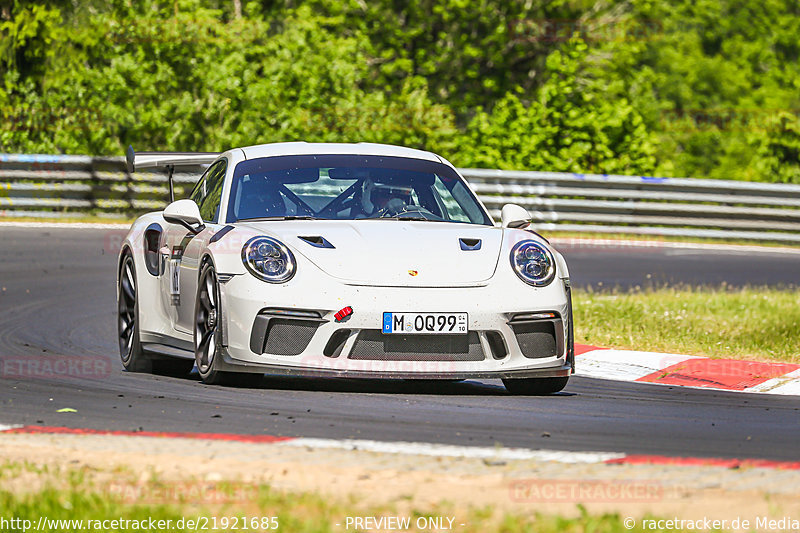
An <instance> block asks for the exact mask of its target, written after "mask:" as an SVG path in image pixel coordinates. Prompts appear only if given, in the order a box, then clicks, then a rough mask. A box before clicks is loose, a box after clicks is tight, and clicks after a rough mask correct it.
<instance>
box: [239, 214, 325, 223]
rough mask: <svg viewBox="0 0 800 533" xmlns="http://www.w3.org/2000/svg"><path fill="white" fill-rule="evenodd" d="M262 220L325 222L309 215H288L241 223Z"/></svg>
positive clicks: (259, 219)
mask: <svg viewBox="0 0 800 533" xmlns="http://www.w3.org/2000/svg"><path fill="white" fill-rule="evenodd" d="M262 220H323V219H321V218H317V217H312V216H309V215H286V216H282V217H258V218H241V219H239V221H241V222H245V221H248V222H249V221H262Z"/></svg>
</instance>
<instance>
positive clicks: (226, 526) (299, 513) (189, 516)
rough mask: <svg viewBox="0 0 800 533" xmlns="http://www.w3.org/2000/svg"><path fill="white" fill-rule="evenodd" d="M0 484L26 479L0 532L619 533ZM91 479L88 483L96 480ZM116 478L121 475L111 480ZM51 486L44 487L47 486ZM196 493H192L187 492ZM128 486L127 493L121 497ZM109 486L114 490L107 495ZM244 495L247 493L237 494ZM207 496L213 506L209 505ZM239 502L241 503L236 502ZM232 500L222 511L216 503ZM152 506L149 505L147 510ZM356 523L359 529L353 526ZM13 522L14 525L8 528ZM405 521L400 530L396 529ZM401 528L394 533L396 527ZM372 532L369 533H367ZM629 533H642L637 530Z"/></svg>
mask: <svg viewBox="0 0 800 533" xmlns="http://www.w3.org/2000/svg"><path fill="white" fill-rule="evenodd" d="M2 470H3V472H2V473H0V479H3V478H5V479H6V480H7V479H9V477H17V476H20V475H23V476H26V477H27V487H28V488H27V490H22V491H20V490H6V489H0V517H2V519H3V520H5V521H6V522H5V523H3V524H0V527H2V530H3V531H31V530H40V531H59V532H72V531H87V530H94V531H131V530H135V531H196V530H210V531H213V530H226V531H228V530H241V531H254V532H255V531H290V532H292V533H303V532H313V533H322V532H335V531H378V530H380V531H384V530H394V529H397V530H405V531H442V530H458V531H463V532H464V533H473V532H475V533H477V532H486V531H499V532H506V533H517V532H520V533H521V532H537V533H560V532H567V533H581V532H594V533H621V532H623V531H630V530H631V529H629V528H626V527H625V526H624V522H623V517H621V516H620V515H618V514H616V513H606V514H591V513H588V512H587V511H586V510H585V509H584V508H583V507H581V506H577V509H576V510H577V512H576V513H575V514H576V516H574V517H564V516H558V515H553V514H541V513H538V512H535V513H532V514H528V515H522V514H509V513H498V512H496V511H494V510H493V509H491V508H489V507H485V508H469V509H466V510H465V509H460V510H454V508H453V506H452V505H450V504H447V503H444V504H439V505H436V506H434V507H433V508H431V509H413V508H405V509H404V508H403V506H404V504H403V502H397V503H393V504H386V505H381V506H374V505H373V506H364V505H362V504H360V503H359V502H358V501H357V500H355V499H354V498H353V497H352V496H351V497H350V498H349V499H348V498H343V499H341V500H339V501H333V500H331V499H330V498H323V497H321V496H319V495H316V494H309V493H284V492H278V491H275V490H272V489H270V488H269V487H268V486H266V485H258V486H247V485H242V484H228V483H226V482H219V483H213V482H205V481H196V482H181V483H180V484H179V486H178V490H177V491H176V490H175V488H176V486H175V485H174V484H172V485H171V484H169V483H166V482H163V481H159V480H157V479H154V478H151V479H149V480H147V481H142V480H141V478H139V480H135V481H134V480H132V479H131V480H128V481H119V480H118V479H117V480H116V481H114V482H112V483H110V484H109V485H108V486H106V487H102V486H99V485H97V484H96V483H95V482H93V481H90V480H89V479H88V478H87V476H84V474H83V472H81V471H79V470H71V471H66V472H65V471H61V472H59V473H55V472H46V471H42V470H36V469H32V468H31V465H20V464H16V463H6V465H5V467H4V468H3V469H2ZM96 474H97V472H92V474H91V475H90V476H89V477H92V476H94V475H96ZM116 474H117V476H119V475H120V473H119V472H117V473H116ZM47 480H49V482H48V481H47ZM192 483H193V484H194V485H195V487H194V488H192V487H190V485H191V484H192ZM124 484H127V486H128V489H120V487H122V486H123V485H124ZM109 486H110V487H112V488H111V490H109ZM243 489H246V490H243ZM212 494H213V500H214V501H215V502H217V503H214V504H211V505H208V504H207V500H208V496H209V495H212ZM242 494H245V495H246V496H247V497H246V498H242ZM226 499H230V501H226V502H224V503H218V502H219V501H220V500H226ZM150 502H152V503H150ZM381 517H393V518H396V519H400V520H401V522H395V527H391V526H390V527H386V524H391V522H383V524H384V527H376V522H366V520H367V519H368V518H369V519H371V520H375V521H377V520H380V519H381ZM357 518H361V519H362V520H363V521H364V522H362V524H365V525H362V527H358V525H359V524H358V523H356V522H355V519H357ZM9 520H13V522H9ZM402 521H405V522H402ZM403 523H405V524H406V527H398V526H397V524H403ZM370 526H371V527H370ZM437 526H438V527H437ZM634 531H641V530H640V529H638V528H636V529H634Z"/></svg>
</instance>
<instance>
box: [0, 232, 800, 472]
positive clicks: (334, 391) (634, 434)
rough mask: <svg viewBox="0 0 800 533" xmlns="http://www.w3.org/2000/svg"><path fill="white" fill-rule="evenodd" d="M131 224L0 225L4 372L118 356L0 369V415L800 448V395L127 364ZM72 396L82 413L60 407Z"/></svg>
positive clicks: (706, 262) (3, 420) (637, 278)
mask: <svg viewBox="0 0 800 533" xmlns="http://www.w3.org/2000/svg"><path fill="white" fill-rule="evenodd" d="M118 236H119V232H118V231H117V232H114V231H109V230H98V229H84V230H59V229H41V228H37V229H22V228H9V227H2V228H0V286H2V292H0V357H1V358H2V359H3V363H4V368H7V367H6V365H7V364H8V363H9V362H12V363H15V362H19V361H30V360H39V361H41V360H42V358H52V360H54V361H55V360H58V359H62V360H64V359H67V360H74V359H75V357H76V356H78V357H86V356H90V357H96V358H99V359H100V360H107V361H109V362H110V364H109V365H106V368H108V369H109V370H108V371H106V372H104V373H100V374H99V375H92V374H90V375H85V374H81V375H79V376H77V377H70V378H52V379H49V380H44V379H32V378H28V377H19V376H8V375H6V376H2V375H0V424H27V425H48V426H68V427H75V428H93V429H110V430H138V429H139V428H141V429H143V430H146V431H189V432H221V433H245V434H270V435H283V436H303V437H325V438H356V439H373V440H384V441H415V442H436V443H445V444H461V445H476V446H477V445H480V446H492V445H495V444H497V443H499V444H502V445H504V446H517V447H525V448H541V449H549V450H574V451H613V452H626V453H631V454H660V455H671V456H708V457H731V458H762V459H773V460H797V459H798V458H800V448H798V445H797V443H798V441H800V400H798V399H796V398H792V397H778V396H767V395H748V394H740V393H729V392H716V391H708V390H694V389H686V388H680V387H674V388H672V387H661V386H656V385H650V384H639V383H623V382H613V381H604V380H597V379H590V378H581V377H573V378H572V379H571V380H570V383H569V385H568V386H567V388H566V389H565V391H564V392H563V393H561V394H559V395H555V396H550V397H515V396H510V395H508V394H507V393H506V392H505V390H504V388H503V387H502V384H501V383H500V382H499V381H485V382H478V381H467V382H464V383H455V384H441V385H430V384H415V383H410V382H394V381H392V382H378V381H356V380H342V379H299V378H292V379H286V378H282V379H277V378H265V379H264V380H263V381H262V383H260V384H259V385H258V386H256V387H250V388H238V387H218V386H207V385H203V384H202V383H200V382H199V380H198V378H197V375H196V373H195V374H193V375H192V376H190V377H187V378H170V377H165V376H154V375H143V374H132V373H127V372H125V371H123V369H122V366H121V364H120V363H119V356H118V348H117V343H116V326H115V286H114V283H115V281H114V268H115V261H116V250H117V249H118V243H119V240H118ZM564 252H565V255H566V256H567V259H568V261H569V262H570V265H571V267H572V276H573V280H574V282H575V284H576V285H578V286H582V285H586V284H587V283H592V284H594V285H597V284H598V282H599V281H603V282H604V284H605V285H614V284H618V285H620V286H635V285H640V284H643V283H647V280H652V279H653V277H654V276H663V277H661V278H658V279H657V281H661V282H664V281H670V282H688V283H711V284H718V283H720V282H722V281H727V282H729V283H731V284H736V283H741V282H744V281H748V280H750V281H754V282H757V283H767V282H770V283H773V284H783V285H786V284H790V283H793V282H794V279H793V278H794V277H795V276H796V275H797V273H798V272H800V255H798V254H788V255H780V254H773V253H758V254H753V253H727V252H718V251H709V252H705V253H700V252H697V251H690V252H681V253H677V252H679V251H677V252H676V250H674V249H669V248H652V249H646V250H642V249H628V250H626V249H624V248H621V247H614V248H597V249H594V248H592V247H587V246H583V245H581V246H580V247H577V248H576V247H572V248H570V247H565V248H564ZM742 272H748V273H749V276H750V277H746V276H744V275H743V274H742ZM647 274H651V277H650V278H648V277H647ZM48 360H50V359H48ZM65 407H69V408H72V409H75V410H76V411H77V412H76V413H57V412H56V411H57V410H59V409H62V408H65ZM157 442H158V441H153V444H152V445H153V446H157V445H158V444H157Z"/></svg>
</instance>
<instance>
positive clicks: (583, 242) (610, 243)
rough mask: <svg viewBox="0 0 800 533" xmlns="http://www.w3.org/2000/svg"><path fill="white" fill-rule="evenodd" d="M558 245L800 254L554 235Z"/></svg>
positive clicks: (783, 251) (779, 249)
mask: <svg viewBox="0 0 800 533" xmlns="http://www.w3.org/2000/svg"><path fill="white" fill-rule="evenodd" d="M548 240H549V241H550V242H551V243H553V244H554V245H556V246H587V245H589V246H598V247H601V246H602V247H606V248H651V249H653V250H657V249H659V248H675V249H679V250H698V251H708V250H713V251H717V252H739V253H750V252H762V253H771V254H797V255H800V248H791V247H788V246H755V245H752V244H710V243H709V244H705V243H700V242H675V241H646V240H636V241H630V240H626V239H592V238H578V237H575V238H571V237H553V238H552V239H548Z"/></svg>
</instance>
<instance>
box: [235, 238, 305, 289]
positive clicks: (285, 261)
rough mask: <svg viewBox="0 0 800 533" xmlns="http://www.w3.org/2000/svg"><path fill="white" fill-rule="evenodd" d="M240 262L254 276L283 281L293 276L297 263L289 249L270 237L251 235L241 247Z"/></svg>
mask: <svg viewBox="0 0 800 533" xmlns="http://www.w3.org/2000/svg"><path fill="white" fill-rule="evenodd" d="M242 262H243V263H244V266H246V267H247V270H249V271H250V272H251V273H252V274H253V275H254V276H255V277H257V278H259V279H262V280H264V281H268V282H270V283H283V282H284V281H289V280H290V279H292V276H294V273H295V270H296V269H297V263H296V262H295V260H294V255H292V252H291V250H289V249H288V248H287V247H286V246H285V245H284V244H283V243H282V242H280V241H278V240H275V239H272V238H270V237H253V238H252V239H250V240H249V241H247V242H246V243H245V245H244V248H242Z"/></svg>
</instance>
